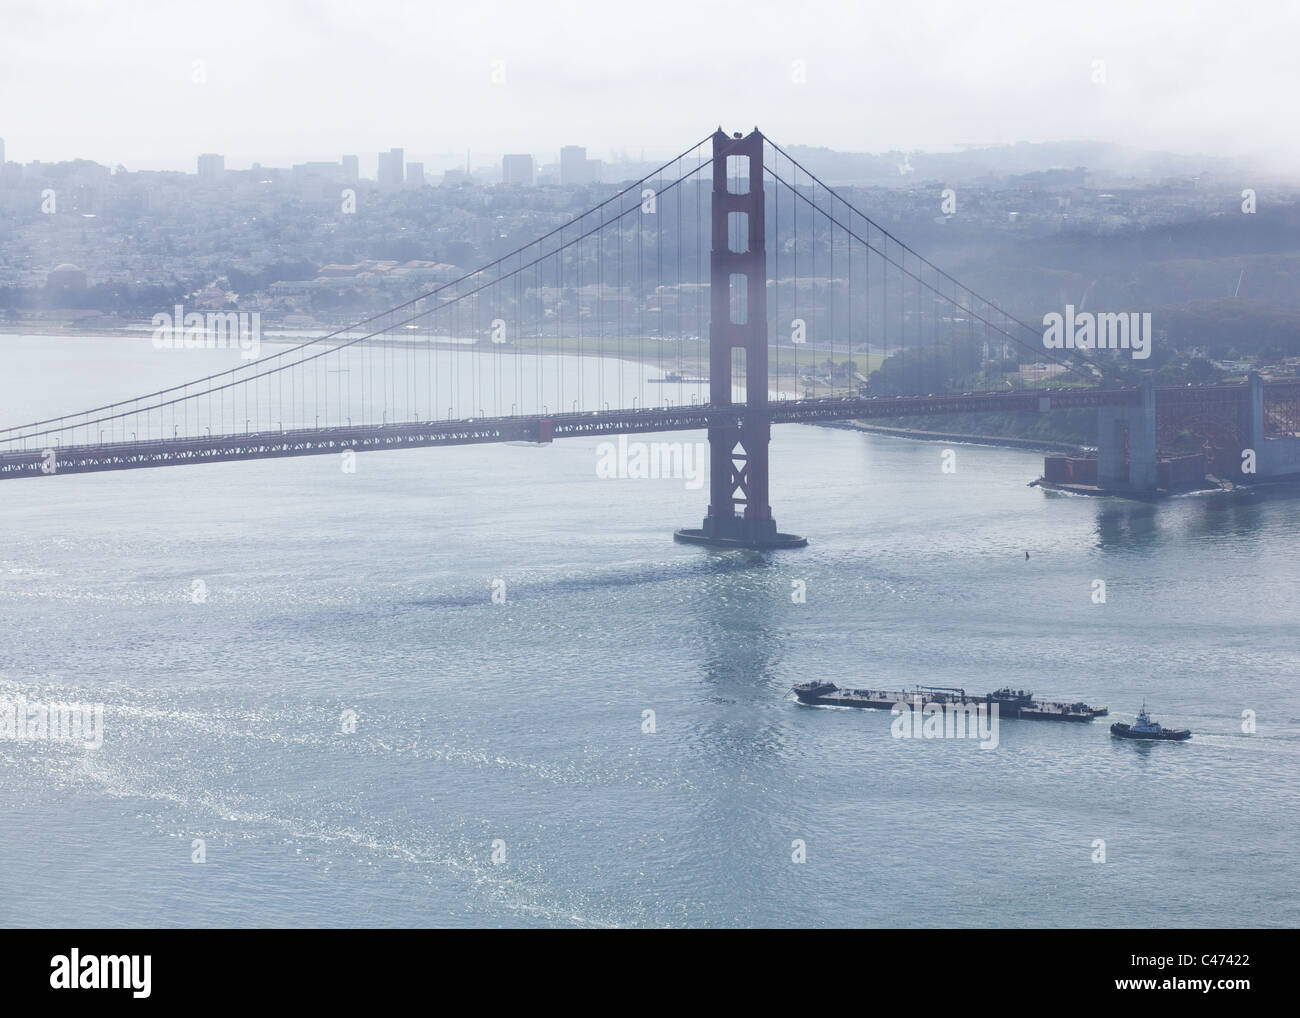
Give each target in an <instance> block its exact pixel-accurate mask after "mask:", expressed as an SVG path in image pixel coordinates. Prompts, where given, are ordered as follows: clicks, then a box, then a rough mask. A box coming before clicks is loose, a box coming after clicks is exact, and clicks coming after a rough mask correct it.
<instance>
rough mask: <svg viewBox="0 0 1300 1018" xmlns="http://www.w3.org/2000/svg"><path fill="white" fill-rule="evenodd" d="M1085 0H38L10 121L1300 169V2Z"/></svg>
mask: <svg viewBox="0 0 1300 1018" xmlns="http://www.w3.org/2000/svg"><path fill="white" fill-rule="evenodd" d="M1075 10H1077V9H1074V8H1070V7H1066V6H1065V5H1062V4H1054V5H1043V4H1030V3H1021V2H1016V0H995V2H993V3H991V4H989V5H988V7H987V9H985V10H983V11H979V12H976V11H971V10H967V9H964V8H963V6H962V5H961V4H960V3H956V2H948V0H942V2H934V0H932V2H928V3H921V4H919V5H917V6H916V7H915V8H914V9H909V10H899V9H896V8H891V7H880V8H878V9H873V10H868V9H866V8H860V9H848V8H846V7H845V6H843V5H840V4H834V3H825V2H821V0H815V2H810V3H806V4H803V5H802V6H799V7H797V8H796V7H792V6H780V7H778V6H776V5H772V4H756V5H746V4H742V3H739V2H733V0H725V2H715V3H711V4H687V3H683V2H682V0H667V2H665V3H664V4H662V5H659V6H658V7H656V8H655V9H654V11H653V12H648V13H646V14H645V15H644V17H643V20H636V19H629V18H627V17H626V16H624V15H623V12H621V11H619V10H618V9H611V10H610V11H609V12H608V13H606V12H604V11H603V10H602V9H601V8H599V7H596V6H594V5H589V4H579V3H574V2H571V0H570V2H561V3H558V4H552V5H548V6H547V7H545V8H540V7H535V6H533V5H529V4H524V3H520V2H517V0H510V2H497V3H492V2H486V3H481V4H477V5H475V6H474V7H472V8H470V9H450V10H447V9H438V10H426V9H420V8H415V7H411V6H409V5H406V4H393V3H375V4H366V5H357V4H354V3H349V2H344V0H327V2H326V3H324V4H321V5H316V6H307V5H304V4H300V3H296V2H293V3H282V4H278V5H272V6H263V5H260V4H254V3H251V2H249V0H233V2H231V3H229V4H227V5H223V6H221V7H212V8H200V7H198V6H196V5H187V4H165V3H157V2H153V3H144V4H141V5H138V6H137V7H134V8H132V9H130V10H126V9H122V10H117V9H113V8H111V7H109V6H107V5H105V4H102V3H99V2H96V0H54V2H37V0H17V2H12V3H10V4H8V5H7V8H6V11H5V13H4V15H3V18H4V28H5V31H4V32H3V33H0V138H4V139H5V142H6V154H7V158H8V159H11V160H14V161H18V162H29V161H32V160H35V159H39V160H42V161H49V162H56V161H60V160H67V159H75V158H87V159H93V160H95V161H97V162H101V163H105V164H109V165H113V164H118V163H121V164H123V165H125V166H126V167H127V168H128V169H133V170H134V169H172V170H185V171H188V172H193V170H194V165H195V159H196V157H197V155H198V154H199V153H201V152H216V153H220V154H222V155H223V156H225V159H226V165H227V167H230V168H235V169H238V168H246V167H248V166H250V165H251V164H252V163H254V162H259V163H261V164H263V165H267V166H288V165H291V164H293V163H298V162H306V161H312V160H332V161H333V160H337V159H338V158H339V156H340V155H341V154H343V153H350V154H356V155H358V156H359V157H360V159H361V166H362V169H363V172H368V171H367V167H371V168H373V164H374V160H375V157H376V155H375V154H376V153H378V152H379V151H383V150H387V149H388V148H391V147H401V148H404V149H405V151H406V155H407V158H408V159H411V160H423V161H425V162H426V163H429V164H430V165H431V166H444V165H446V164H447V163H450V162H456V161H460V162H462V163H463V161H464V158H465V153H466V150H469V152H470V153H471V154H472V153H473V152H475V151H478V152H482V153H484V154H492V155H496V154H500V153H505V152H529V153H532V154H533V155H534V156H535V157H536V158H538V160H539V161H541V162H551V161H553V160H554V159H555V157H556V154H557V153H558V149H559V147H560V146H561V145H564V144H577V145H585V146H586V147H587V148H588V150H589V155H590V156H592V157H593V158H602V159H611V158H613V157H616V156H625V157H626V158H628V159H632V160H638V159H642V158H644V159H647V160H649V159H657V158H664V157H669V156H671V155H673V154H675V153H676V152H678V151H680V150H681V149H683V148H685V147H686V146H687V145H689V144H691V143H692V142H694V141H695V140H697V139H698V138H700V137H702V136H703V135H704V134H705V133H706V132H707V131H709V130H711V129H713V128H714V127H715V126H717V125H718V124H719V123H721V125H722V126H723V127H724V128H725V129H727V130H749V129H750V128H751V127H753V126H755V125H758V126H760V127H762V129H763V130H764V132H765V133H767V134H768V135H770V136H771V137H773V138H775V139H777V140H779V141H780V142H781V143H782V144H785V145H806V146H812V147H826V148H830V149H834V150H836V151H840V152H863V153H880V152H888V151H894V150H901V151H931V152H935V151H951V150H953V149H956V148H960V147H967V146H976V147H983V146H997V145H1008V144H1015V143H1017V142H1022V141H1024V142H1030V143H1044V142H1047V143H1055V142H1066V141H1080V140H1084V141H1092V142H1098V143H1111V144H1117V145H1123V146H1128V147H1131V148H1134V149H1139V150H1142V151H1153V152H1158V151H1166V152H1172V153H1178V154H1182V155H1198V154H1206V155H1209V154H1213V156H1214V157H1219V158H1221V157H1225V156H1226V157H1229V158H1236V159H1241V160H1245V161H1250V162H1253V163H1255V164H1257V165H1260V166H1261V167H1264V168H1267V169H1268V170H1270V171H1271V172H1275V173H1283V174H1287V175H1296V174H1297V171H1298V170H1300V140H1297V139H1296V138H1295V137H1294V136H1293V132H1284V133H1279V132H1278V131H1277V129H1276V125H1278V124H1289V123H1291V122H1293V121H1294V119H1295V114H1296V113H1297V112H1298V108H1300V87H1297V86H1300V70H1297V68H1296V66H1295V65H1294V62H1293V60H1292V55H1291V53H1290V47H1291V42H1290V36H1289V35H1288V34H1287V33H1285V32H1282V31H1279V30H1278V28H1280V27H1281V26H1282V23H1283V22H1284V19H1287V18H1288V17H1290V18H1294V17H1295V16H1296V15H1298V14H1300V0H1283V2H1278V3H1272V4H1264V5H1256V6H1255V7H1253V8H1250V9H1232V10H1225V9H1222V8H1221V7H1220V6H1219V5H1217V4H1214V3H1206V2H1201V3H1190V4H1189V3H1174V2H1171V0H1154V2H1152V3H1148V4H1144V5H1142V7H1141V8H1140V9H1139V8H1135V7H1134V6H1133V5H1130V4H1125V3H1120V2H1116V0H1103V2H1101V3H1099V4H1096V5H1094V6H1092V7H1089V8H1088V9H1087V10H1086V12H1083V13H1081V14H1076V13H1075ZM1098 61H1100V62H1101V63H1098ZM340 68H346V69H347V70H346V71H342V70H340Z"/></svg>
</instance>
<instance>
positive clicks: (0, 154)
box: [0, 138, 5, 166]
mask: <svg viewBox="0 0 1300 1018" xmlns="http://www.w3.org/2000/svg"><path fill="white" fill-rule="evenodd" d="M4 164H5V140H4V139H3V138H0V166H3V165H4Z"/></svg>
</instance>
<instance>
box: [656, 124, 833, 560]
mask: <svg viewBox="0 0 1300 1018" xmlns="http://www.w3.org/2000/svg"><path fill="white" fill-rule="evenodd" d="M733 188H734V189H733ZM764 213H765V206H764V202H763V135H762V134H760V133H759V131H758V130H757V129H755V130H754V131H751V132H750V133H749V134H748V135H746V136H745V137H743V138H742V137H741V136H740V135H735V136H732V137H728V136H727V134H726V133H724V132H723V131H722V129H721V128H719V129H718V130H717V131H716V132H715V133H714V135H713V196H712V210H711V215H710V219H711V225H712V234H713V242H712V246H711V248H710V254H709V403H710V405H711V406H715V407H732V406H734V405H735V404H733V403H732V399H731V393H732V378H733V373H734V372H735V366H734V365H735V356H736V354H735V352H736V351H737V350H740V351H742V356H743V357H744V379H745V402H744V404H743V407H744V410H743V412H742V413H741V414H740V416H739V418H738V419H734V420H731V419H729V420H728V421H727V422H726V423H725V424H714V425H710V427H709V514H708V516H706V517H705V518H704V524H703V526H701V527H700V528H699V529H698V530H696V529H684V530H679V531H677V532H676V533H675V534H674V535H673V536H674V538H675V539H676V540H678V541H684V542H687V543H689V544H709V545H715V546H717V547H721V548H760V549H762V548H802V547H803V546H804V545H806V544H807V543H808V539H807V538H804V537H798V536H796V535H794V534H783V533H780V532H779V531H778V530H777V529H776V521H775V520H773V519H772V507H771V505H770V504H769V503H768V464H767V452H768V445H769V444H770V443H771V440H772V425H771V420H770V419H769V416H768V399H767V386H768V379H767V341H768V337H767V235H766V223H765V216H764Z"/></svg>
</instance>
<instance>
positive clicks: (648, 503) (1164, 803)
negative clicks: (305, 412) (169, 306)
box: [0, 340, 1300, 926]
mask: <svg viewBox="0 0 1300 1018" xmlns="http://www.w3.org/2000/svg"><path fill="white" fill-rule="evenodd" d="M50 342H51V344H54V345H53V346H51V348H50V349H51V350H53V351H55V352H56V353H58V355H59V360H60V370H61V371H63V372H65V373H66V374H68V375H69V377H70V378H72V379H73V381H72V382H70V383H69V384H70V388H71V390H72V391H75V392H76V394H77V398H80V396H81V395H83V394H84V393H85V392H89V391H92V390H94V389H95V385H96V384H97V383H96V382H95V379H98V378H102V377H103V376H104V374H105V372H106V367H105V365H106V363H107V360H108V359H109V358H110V357H111V356H113V353H114V351H115V349H116V347H115V346H114V344H115V343H116V344H120V343H122V342H125V341H113V342H101V343H99V344H98V345H97V344H94V343H91V342H89V341H75V340H60V341H50ZM60 344H62V345H60ZM206 368H207V365H206V364H205V365H203V369H206ZM190 373H195V372H191V371H188V370H186V371H183V372H182V374H190ZM104 384H105V385H107V383H106V382H105V383H104ZM131 389H132V383H131V381H130V380H129V379H127V380H118V381H117V384H116V385H115V386H110V387H109V389H108V391H106V392H104V395H107V396H118V395H122V394H124V391H129V390H131ZM0 394H3V395H4V396H5V397H6V398H8V399H9V400H10V401H11V402H14V401H17V402H20V403H22V405H23V409H24V410H27V409H30V408H31V404H32V403H33V399H34V398H33V397H32V395H31V382H30V379H28V380H26V381H24V379H23V378H21V377H15V376H14V375H13V374H12V373H11V374H10V375H8V376H7V377H6V378H5V379H4V380H3V383H0ZM19 394H21V395H19ZM65 403H66V399H64V398H63V397H60V396H59V394H58V393H55V392H52V391H51V393H50V394H49V405H48V406H42V407H41V408H40V409H41V410H44V409H49V410H64V409H68V408H69V407H68V406H66V405H65ZM22 416H25V414H18V413H17V412H11V411H9V410H6V411H5V413H4V418H5V420H4V423H16V422H17V418H18V417H22ZM702 437H703V436H702V435H699V434H690V435H677V436H658V438H659V439H660V440H664V441H674V440H678V441H696V440H699V439H701V438H702ZM941 448H942V447H941V446H938V445H934V444H930V443H920V442H909V441H905V440H898V439H889V438H879V437H874V436H867V435H863V434H858V433H854V432H850V431H843V430H834V429H827V428H814V427H803V426H795V425H787V426H780V427H778V428H776V429H775V431H774V442H773V448H772V472H773V478H774V481H773V503H774V510H775V512H776V515H777V519H778V522H779V523H780V524H781V526H782V528H783V529H785V530H794V531H796V532H800V533H806V534H808V535H809V537H810V538H811V543H810V545H809V546H808V547H807V548H806V549H803V550H801V551H791V552H781V553H774V554H767V555H760V554H751V553H743V552H725V553H723V552H715V551H709V550H703V549H700V548H695V547H685V546H679V545H676V544H674V543H673V542H672V540H671V531H672V529H673V528H674V527H676V526H683V525H690V526H698V523H699V518H700V517H701V516H702V515H703V512H704V509H705V503H706V501H707V493H706V492H704V491H701V490H687V488H686V486H685V484H684V483H683V481H681V480H676V481H670V480H654V481H652V480H602V479H598V478H597V476H596V471H595V462H596V442H594V441H588V440H566V441H562V442H558V443H556V444H555V445H553V446H550V447H544V448H532V447H521V446H484V447H478V448H473V447H463V448H452V449H436V450H414V451H406V452H394V453H372V454H364V455H362V456H361V457H359V459H358V461H357V462H358V469H357V471H356V473H355V474H350V475H349V474H345V473H344V472H343V471H342V470H341V469H340V464H339V462H338V460H337V459H335V458H333V457H318V458H308V459H299V460H287V461H279V462H277V461H262V462H250V463H234V464H220V465H210V466H198V467H186V468H173V469H161V470H151V471H132V472H125V473H119V474H98V475H87V476H68V477H54V478H40V479H33V480H23V481H8V482H4V484H3V485H0V497H2V498H3V506H4V509H3V519H4V524H5V525H4V528H3V534H2V536H0V612H2V614H0V618H2V619H3V623H2V625H3V657H2V658H0V697H6V696H7V697H11V698H12V697H17V696H23V697H26V698H27V699H28V700H32V701H41V700H44V701H49V700H65V701H79V702H92V703H93V702H102V703H103V704H104V726H105V727H104V741H103V745H102V747H101V748H99V749H97V750H87V749H84V748H82V747H80V746H75V745H70V744H57V743H56V744H51V743H48V742H44V743H42V742H15V741H12V740H10V741H0V809H2V810H3V813H4V817H5V823H4V824H2V825H0V872H3V873H4V875H5V884H6V892H5V894H4V895H3V896H0V923H3V924H6V925H104V924H107V925H120V924H125V925H157V924H163V925H186V926H194V925H197V926H202V925H296V924H312V925H331V926H332V925H344V926H355V925H451V926H495V925H503V924H505V925H565V926H568V925H573V926H638V925H645V926H660V925H809V926H821V925H828V926H829V925H850V924H856V925H873V926H874V925H886V926H894V925H899V926H951V925H994V926H1026V925H1049V926H1055V925H1106V924H1119V925H1136V926H1142V925H1168V924H1172V925H1188V926H1200V925H1226V926H1247V925H1248V926H1255V925H1284V926H1295V925H1297V924H1300V905H1298V904H1297V898H1296V892H1295V888H1296V887H1297V886H1298V885H1300V864H1298V863H1297V857H1296V852H1295V848H1294V845H1295V840H1296V835H1297V833H1298V831H1297V828H1298V826H1300V824H1298V823H1297V790H1298V788H1300V702H1298V699H1300V698H1298V697H1297V694H1296V678H1295V677H1296V675H1297V672H1298V671H1300V669H1298V665H1300V655H1298V654H1297V648H1296V639H1295V633H1296V621H1295V620H1296V618H1297V614H1298V613H1300V551H1298V550H1297V542H1296V538H1295V535H1296V531H1297V527H1298V526H1300V493H1298V492H1297V491H1295V490H1294V489H1285V488H1281V489H1275V490H1272V491H1267V492H1255V493H1239V494H1235V495H1227V496H1225V495H1216V496H1198V497H1184V498H1178V499H1173V500H1170V501H1167V502H1164V503H1162V504H1158V505H1144V504H1135V503H1125V502H1121V501H1114V500H1091V499H1085V498H1074V497H1067V496H1057V495H1052V494H1048V493H1044V492H1042V491H1040V490H1038V489H1036V488H1029V487H1027V486H1026V482H1027V481H1028V480H1030V479H1032V478H1033V477H1035V476H1037V475H1038V473H1039V469H1040V467H1041V458H1040V457H1039V456H1037V455H1035V454H1032V453H1028V452H1023V451H1012V450H1003V449H990V448H977V447H967V446H961V447H958V448H957V472H956V473H955V474H944V473H943V472H942V471H941V470H940V453H941ZM1026 551H1028V552H1029V553H1030V557H1029V559H1028V560H1026V558H1025V552H1026ZM1096 579H1103V580H1104V581H1105V584H1106V595H1107V596H1106V602H1105V603H1104V604H1094V603H1093V597H1092V594H1093V589H1094V583H1093V581H1094V580H1096ZM196 580H201V581H202V584H203V589H205V590H206V599H205V600H201V602H200V603H195V602H196V598H195V596H194V595H193V592H194V590H195V589H196V587H195V581H196ZM494 580H502V581H504V590H505V594H506V597H505V603H503V604H498V603H493V600H492V596H491V595H492V588H493V581H494ZM795 580H802V581H804V582H805V583H806V589H807V602H806V603H804V604H798V603H794V601H792V598H791V592H792V583H793V581H795ZM498 589H500V588H498ZM811 677H825V678H828V679H830V680H832V681H835V682H838V683H840V684H846V683H847V684H856V685H868V686H874V687H886V688H898V687H901V686H905V685H910V684H913V683H918V682H919V683H928V684H936V685H944V686H962V687H965V688H966V689H968V690H973V691H978V692H981V693H982V692H984V691H986V690H988V689H992V688H995V687H997V686H1001V685H1004V684H1010V685H1012V686H1015V687H1023V688H1027V689H1032V690H1034V691H1035V692H1036V693H1039V694H1042V695H1045V696H1050V697H1053V698H1068V699H1071V700H1073V699H1082V700H1086V701H1088V702H1090V703H1102V704H1107V705H1109V706H1110V708H1111V710H1112V714H1113V715H1114V716H1115V717H1117V718H1119V719H1120V720H1130V719H1131V716H1132V715H1133V714H1134V713H1135V712H1136V710H1137V708H1138V706H1139V705H1140V704H1141V702H1142V699H1143V698H1144V697H1145V698H1146V700H1147V702H1148V704H1149V705H1150V706H1151V708H1152V711H1153V713H1154V714H1155V715H1156V716H1157V717H1158V718H1159V719H1160V720H1162V721H1165V722H1166V723H1168V724H1173V725H1177V726H1179V727H1184V726H1185V727H1190V728H1192V729H1193V730H1194V731H1195V733H1196V735H1195V737H1194V738H1193V740H1192V741H1191V742H1189V743H1186V744H1182V745H1174V744H1154V745H1152V744H1132V743H1126V742H1118V741H1113V740H1112V739H1111V738H1110V736H1109V735H1108V732H1107V728H1106V724H1105V723H1104V722H1101V721H1098V722H1096V723H1093V724H1091V725H1067V724H1051V723H1046V722H1040V723H1035V722H1014V721H1007V722H1004V723H1003V724H1002V725H1001V727H1000V733H999V734H1000V741H999V746H998V748H997V749H996V750H993V751H982V750H980V749H979V747H978V745H977V743H975V742H973V741H956V740H917V739H907V740H904V739H895V738H893V737H891V734H890V720H891V719H890V717H889V715H888V714H884V713H879V712H872V711H850V710H835V709H815V708H808V707H802V706H799V705H798V704H796V703H794V702H793V701H792V700H791V698H790V697H789V695H788V691H789V689H790V687H791V685H792V684H794V683H796V682H799V681H803V680H806V679H808V678H811ZM1247 710H1249V711H1254V712H1255V714H1256V716H1257V719H1258V731H1257V732H1256V733H1255V734H1245V733H1243V732H1242V713H1243V711H1247ZM349 711H351V712H355V716H356V729H355V732H346V731H342V730H341V729H342V728H346V727H347V725H346V724H342V723H341V721H342V720H344V719H345V717H346V712H349ZM646 711H653V712H654V727H655V731H654V733H653V734H651V733H648V732H646V731H644V730H643V728H644V727H647V726H646V722H645V721H644V720H643V719H644V717H645V714H644V712H646ZM196 839H202V840H203V842H204V843H205V844H206V860H207V861H206V862H205V863H204V864H202V865H197V864H195V863H194V862H192V861H191V858H192V854H193V852H194V841H195V840H196ZM1097 839H1103V840H1104V842H1105V857H1106V861H1105V862H1104V863H1097V862H1094V861H1093V859H1094V856H1095V854H1096V853H1097V849H1096V848H1095V847H1094V845H1095V842H1096V841H1097ZM796 840H798V841H802V842H803V843H804V845H805V846H806V855H807V861H806V862H805V863H803V864H802V865H799V864H796V863H794V862H793V861H792V852H793V851H794V848H793V843H794V842H795V841H796ZM494 842H496V843H498V844H497V852H496V854H497V857H498V859H500V856H501V854H502V852H504V859H501V860H500V861H498V862H494V860H493V855H494V848H493V845H494Z"/></svg>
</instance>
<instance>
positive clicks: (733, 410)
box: [0, 382, 1300, 479]
mask: <svg viewBox="0 0 1300 1018" xmlns="http://www.w3.org/2000/svg"><path fill="white" fill-rule="evenodd" d="M1266 384H1267V385H1268V386H1269V387H1288V388H1291V389H1297V388H1300V382H1291V383H1287V382H1276V383H1266ZM1247 389H1248V387H1247V386H1246V385H1244V384H1231V385H1204V386H1190V387H1164V388H1157V389H1156V399H1157V401H1158V404H1161V405H1167V404H1171V403H1172V404H1192V403H1207V402H1211V403H1236V402H1240V401H1242V400H1245V399H1246V398H1247V396H1248V393H1247ZM1138 393H1139V390H1138V389H1137V388H1118V389H1101V388H1072V389H1071V388H1062V389H1019V390H1014V391H1008V392H1000V393H961V394H955V393H954V394H945V395H930V396H877V397H843V398H830V399H802V400H782V401H774V402H772V403H770V404H769V405H768V407H767V409H766V410H765V411H764V413H765V414H766V415H767V417H768V418H769V419H770V421H771V422H772V423H773V424H794V423H817V422H818V421H837V420H870V419H880V418H897V417H911V416H917V415H932V414H956V413H1009V412H1017V411H1019V412H1026V411H1027V412H1033V413H1046V412H1048V411H1051V410H1086V409H1096V408H1100V407H1116V406H1133V405H1136V404H1137V403H1138V399H1139V395H1138ZM750 412H753V411H749V410H746V408H744V407H743V406H734V407H714V406H711V405H707V404H703V405H691V406H677V407H641V408H636V409H624V410H604V411H583V412H577V413H563V414H540V415H531V416H513V417H480V418H469V419H467V420H458V421H421V422H411V423H404V424H399V423H393V424H384V425H375V424H368V425H352V426H344V427H333V428H329V427H327V428H303V429H294V430H285V431H281V430H275V431H257V432H251V433H244V434H234V435H204V436H201V437H189V438H168V439H154V440H148V441H129V442H103V443H93V444H84V445H60V444H55V445H52V446H46V445H41V444H39V442H37V441H36V440H33V445H32V447H31V448H26V449H18V450H7V451H3V452H0V479H4V478H17V477H48V476H57V475H60V474H82V473H92V472H97V471H101V470H135V469H143V468H147V467H162V466H182V465H186V464H194V463H219V462H224V461H227V460H245V459H274V458H277V457H282V456H319V455H325V454H328V453H340V452H342V451H344V450H346V449H353V450H356V451H358V452H373V451H378V450H382V449H413V448H420V447H425V446H439V445H476V444H484V443H490V442H547V441H551V440H552V439H554V438H574V437H579V436H590V435H631V434H641V433H649V432H662V431H691V430H698V429H703V428H708V427H709V426H710V425H717V424H731V425H733V426H735V425H737V424H739V423H740V422H741V420H742V419H743V417H744V415H745V414H746V413H750ZM47 450H52V451H53V454H54V455H53V457H51V456H49V455H48V452H47ZM51 466H52V469H51Z"/></svg>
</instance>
